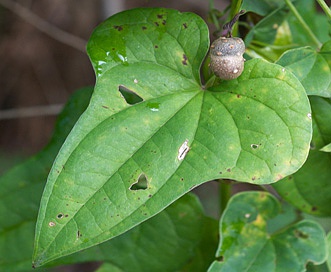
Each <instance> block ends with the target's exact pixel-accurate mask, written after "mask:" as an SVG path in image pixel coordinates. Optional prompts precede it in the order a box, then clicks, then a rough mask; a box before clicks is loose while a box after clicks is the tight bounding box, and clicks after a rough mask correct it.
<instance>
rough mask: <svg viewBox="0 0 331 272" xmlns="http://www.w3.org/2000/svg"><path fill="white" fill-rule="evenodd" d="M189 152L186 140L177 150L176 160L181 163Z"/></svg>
mask: <svg viewBox="0 0 331 272" xmlns="http://www.w3.org/2000/svg"><path fill="white" fill-rule="evenodd" d="M189 150H190V148H189V146H188V140H187V139H186V140H185V141H184V143H183V144H182V145H181V146H180V148H179V149H178V156H177V158H178V160H180V161H182V160H183V159H184V158H185V156H186V154H187V152H189Z"/></svg>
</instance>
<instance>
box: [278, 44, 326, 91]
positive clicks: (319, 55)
mask: <svg viewBox="0 0 331 272" xmlns="http://www.w3.org/2000/svg"><path fill="white" fill-rule="evenodd" d="M328 44H331V42H328ZM328 44H326V45H325V46H324V47H322V49H321V51H320V52H316V50H314V49H312V48H311V47H301V48H296V49H292V50H289V51H286V52H285V53H284V54H283V55H282V56H281V57H280V59H279V60H278V61H277V62H276V63H277V64H280V65H282V66H284V67H286V69H289V70H290V71H291V72H292V73H294V74H295V75H296V77H297V78H298V79H299V80H300V81H301V83H302V85H303V86H304V87H305V89H306V92H307V94H308V95H319V96H323V97H331V50H330V49H329V48H328Z"/></svg>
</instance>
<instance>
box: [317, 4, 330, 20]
mask: <svg viewBox="0 0 331 272" xmlns="http://www.w3.org/2000/svg"><path fill="white" fill-rule="evenodd" d="M316 1H317V3H318V4H319V5H320V6H321V8H322V9H323V11H324V12H325V14H326V15H327V16H328V17H329V20H331V10H330V8H329V7H328V5H327V4H326V3H325V2H324V0H316Z"/></svg>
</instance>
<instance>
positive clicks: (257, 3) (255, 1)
mask: <svg viewBox="0 0 331 272" xmlns="http://www.w3.org/2000/svg"><path fill="white" fill-rule="evenodd" d="M282 5H284V3H283V2H281V1H278V0H250V1H248V0H244V1H243V4H242V7H241V9H244V10H246V11H247V12H254V13H257V14H259V15H262V16H265V15H267V14H268V13H271V12H272V11H274V10H275V9H277V8H279V7H280V6H282Z"/></svg>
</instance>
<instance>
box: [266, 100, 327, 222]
mask: <svg viewBox="0 0 331 272" xmlns="http://www.w3.org/2000/svg"><path fill="white" fill-rule="evenodd" d="M310 102H311V107H312V117H313V131H314V132H313V139H312V142H311V150H310V152H309V156H308V159H307V161H306V162H305V164H304V165H303V167H302V168H301V169H300V170H299V171H298V172H296V173H295V174H293V175H291V176H288V177H286V178H284V179H283V180H281V181H279V182H277V183H275V184H274V185H273V187H274V188H275V189H276V190H277V192H278V193H279V194H280V195H281V196H282V197H283V198H284V199H286V200H287V201H288V202H290V203H291V204H293V205H294V206H296V207H298V208H299V209H300V210H302V211H304V212H307V213H310V214H315V215H324V216H325V215H328V216H330V215H331V205H330V203H331V184H330V180H331V153H329V152H323V151H320V149H321V148H323V147H324V146H325V145H326V144H328V143H330V142H331V122H330V116H331V100H330V99H328V98H321V97H314V96H311V97H310Z"/></svg>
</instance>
